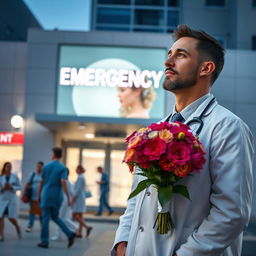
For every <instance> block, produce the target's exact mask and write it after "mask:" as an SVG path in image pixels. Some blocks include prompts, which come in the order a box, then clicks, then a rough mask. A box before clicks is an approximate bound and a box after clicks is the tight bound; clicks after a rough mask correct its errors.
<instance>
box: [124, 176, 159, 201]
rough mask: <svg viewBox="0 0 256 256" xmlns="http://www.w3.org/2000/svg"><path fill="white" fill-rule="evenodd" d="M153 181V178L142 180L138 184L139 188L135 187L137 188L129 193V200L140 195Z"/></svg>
mask: <svg viewBox="0 0 256 256" xmlns="http://www.w3.org/2000/svg"><path fill="white" fill-rule="evenodd" d="M153 183H154V180H151V179H147V180H143V181H141V182H140V183H139V184H138V186H137V188H135V190H134V191H133V192H132V193H131V194H130V195H129V197H128V200H129V199H131V198H133V197H134V196H136V195H138V194H139V193H140V192H141V191H142V190H144V189H145V188H147V187H149V186H150V185H151V184H153Z"/></svg>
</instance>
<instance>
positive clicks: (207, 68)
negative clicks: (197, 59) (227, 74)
mask: <svg viewBox="0 0 256 256" xmlns="http://www.w3.org/2000/svg"><path fill="white" fill-rule="evenodd" d="M214 70H215V63H214V62H212V61H204V62H203V63H202V64H201V67H200V73H199V76H201V77H202V76H210V75H211V74H212V73H213V71H214Z"/></svg>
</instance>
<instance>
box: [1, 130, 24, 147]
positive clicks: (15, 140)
mask: <svg viewBox="0 0 256 256" xmlns="http://www.w3.org/2000/svg"><path fill="white" fill-rule="evenodd" d="M0 144H8V145H9V144H16V145H23V144H24V134H23V133H16V132H0Z"/></svg>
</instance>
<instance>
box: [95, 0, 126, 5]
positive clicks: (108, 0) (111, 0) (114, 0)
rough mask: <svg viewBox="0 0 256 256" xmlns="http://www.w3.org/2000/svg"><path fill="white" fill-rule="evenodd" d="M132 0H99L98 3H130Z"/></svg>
mask: <svg viewBox="0 0 256 256" xmlns="http://www.w3.org/2000/svg"><path fill="white" fill-rule="evenodd" d="M130 3H131V0H98V4H122V5H123V4H130Z"/></svg>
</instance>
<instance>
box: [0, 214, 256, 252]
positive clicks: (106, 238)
mask: <svg viewBox="0 0 256 256" xmlns="http://www.w3.org/2000/svg"><path fill="white" fill-rule="evenodd" d="M118 219H119V214H114V215H112V216H104V215H103V216H94V214H93V213H87V214H85V220H86V222H88V224H89V225H91V226H93V230H92V232H91V234H90V237H89V238H87V239H86V238H81V239H76V240H75V244H74V246H73V247H72V248H70V249H67V239H66V237H65V236H64V235H63V236H62V239H61V240H60V241H51V242H50V248H49V249H43V248H38V247H37V243H38V242H40V225H39V222H38V221H36V223H35V227H34V229H33V231H32V232H31V233H26V232H25V228H26V225H27V221H28V220H27V213H26V212H22V213H21V215H20V218H19V224H20V226H21V229H22V239H18V238H17V235H16V232H15V229H14V227H13V226H12V225H11V224H10V222H9V221H8V220H7V219H6V218H5V241H4V242H0V255H1V256H13V255H18V256H30V255H31V256H41V255H42V256H110V250H111V247H112V244H113V241H114V236H115V231H116V229H117V227H118ZM50 234H51V236H53V235H54V234H55V224H54V223H53V222H51V223H50ZM255 252H256V222H255V221H252V222H250V224H249V227H248V228H247V229H246V230H245V232H244V240H243V252H242V256H255V255H256V253H255Z"/></svg>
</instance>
